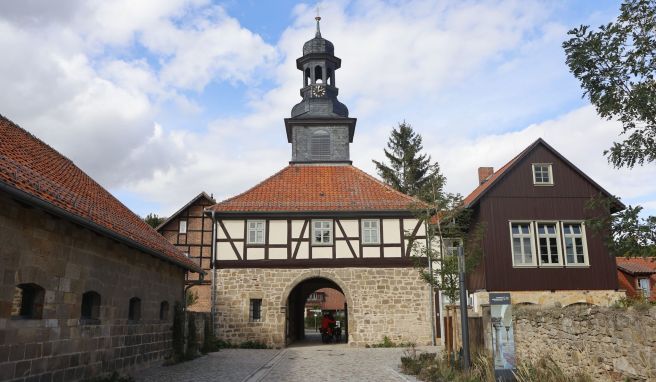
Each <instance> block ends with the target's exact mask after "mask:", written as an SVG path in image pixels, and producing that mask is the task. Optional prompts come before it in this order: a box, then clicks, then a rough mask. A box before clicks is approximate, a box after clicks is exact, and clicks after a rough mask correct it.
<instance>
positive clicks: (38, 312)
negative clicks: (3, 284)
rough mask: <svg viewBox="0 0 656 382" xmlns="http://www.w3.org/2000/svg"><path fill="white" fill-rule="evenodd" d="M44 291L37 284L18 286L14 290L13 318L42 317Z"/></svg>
mask: <svg viewBox="0 0 656 382" xmlns="http://www.w3.org/2000/svg"><path fill="white" fill-rule="evenodd" d="M44 295H45V290H44V289H43V288H42V287H40V286H39V285H37V284H32V283H30V284H19V285H17V286H16V288H15V290H14V299H13V303H12V308H11V316H12V317H13V318H22V319H40V318H41V317H42V316H43V299H44Z"/></svg>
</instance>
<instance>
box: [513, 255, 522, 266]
mask: <svg viewBox="0 0 656 382" xmlns="http://www.w3.org/2000/svg"><path fill="white" fill-rule="evenodd" d="M515 264H522V255H521V254H515Z"/></svg>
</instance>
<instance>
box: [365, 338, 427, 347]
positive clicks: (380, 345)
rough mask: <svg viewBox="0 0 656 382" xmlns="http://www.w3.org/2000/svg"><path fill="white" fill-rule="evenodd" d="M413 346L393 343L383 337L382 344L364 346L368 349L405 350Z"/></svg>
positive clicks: (410, 343)
mask: <svg viewBox="0 0 656 382" xmlns="http://www.w3.org/2000/svg"><path fill="white" fill-rule="evenodd" d="M413 346H415V344H414V343H412V342H394V341H392V340H390V338H389V337H387V336H385V337H383V342H379V343H377V344H373V345H366V346H365V347H368V348H407V347H413Z"/></svg>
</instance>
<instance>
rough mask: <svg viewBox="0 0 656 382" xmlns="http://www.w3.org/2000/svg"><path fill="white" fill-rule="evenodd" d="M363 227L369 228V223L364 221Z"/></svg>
mask: <svg viewBox="0 0 656 382" xmlns="http://www.w3.org/2000/svg"><path fill="white" fill-rule="evenodd" d="M363 225H364V228H369V221H368V220H365V221H364V223H363Z"/></svg>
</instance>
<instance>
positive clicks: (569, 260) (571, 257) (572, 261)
mask: <svg viewBox="0 0 656 382" xmlns="http://www.w3.org/2000/svg"><path fill="white" fill-rule="evenodd" d="M567 262H568V263H574V255H569V254H568V255H567Z"/></svg>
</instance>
